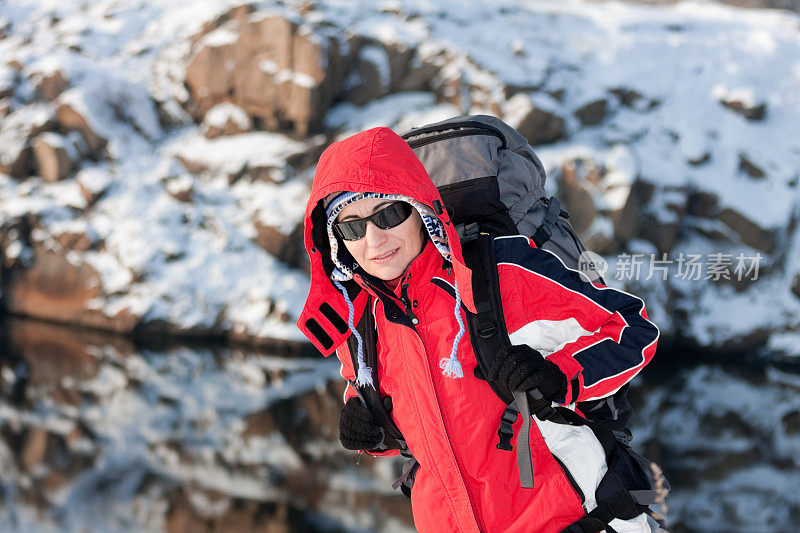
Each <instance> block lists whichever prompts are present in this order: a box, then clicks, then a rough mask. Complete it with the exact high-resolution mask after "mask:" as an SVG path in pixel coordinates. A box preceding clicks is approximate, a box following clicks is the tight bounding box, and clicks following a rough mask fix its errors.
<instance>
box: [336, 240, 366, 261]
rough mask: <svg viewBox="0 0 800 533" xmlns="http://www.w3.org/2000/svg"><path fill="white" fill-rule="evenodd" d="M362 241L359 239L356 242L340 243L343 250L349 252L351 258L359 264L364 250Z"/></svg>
mask: <svg viewBox="0 0 800 533" xmlns="http://www.w3.org/2000/svg"><path fill="white" fill-rule="evenodd" d="M363 241H364V239H360V240H357V241H341V242H342V243H344V247H345V249H346V250H347V251H348V252H350V255H352V256H353V259H355V260H356V262H359V261H361V259H362V257H361V253H362V251H363V249H364V246H363Z"/></svg>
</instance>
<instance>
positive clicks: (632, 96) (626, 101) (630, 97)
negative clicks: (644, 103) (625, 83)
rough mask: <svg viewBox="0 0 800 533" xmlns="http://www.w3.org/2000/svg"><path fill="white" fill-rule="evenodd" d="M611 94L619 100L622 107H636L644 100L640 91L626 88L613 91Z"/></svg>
mask: <svg viewBox="0 0 800 533" xmlns="http://www.w3.org/2000/svg"><path fill="white" fill-rule="evenodd" d="M609 92H610V93H611V94H613V95H614V96H616V97H617V98H618V99H619V103H620V105H623V106H625V107H636V106H637V104H638V103H639V102H640V101H641V100H642V98H643V97H642V95H641V94H640V93H639V92H638V91H635V90H633V89H627V88H625V87H619V88H615V89H611V90H610V91H609Z"/></svg>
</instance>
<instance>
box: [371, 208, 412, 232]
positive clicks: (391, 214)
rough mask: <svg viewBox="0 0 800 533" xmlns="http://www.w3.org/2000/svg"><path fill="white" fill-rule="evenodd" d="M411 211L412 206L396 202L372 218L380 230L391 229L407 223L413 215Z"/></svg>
mask: <svg viewBox="0 0 800 533" xmlns="http://www.w3.org/2000/svg"><path fill="white" fill-rule="evenodd" d="M411 209H412V208H411V204H407V203H405V202H396V203H393V204H391V205H387V206H386V207H384V208H383V209H381V210H380V211H378V212H377V213H375V214H373V215H372V216H371V217H370V218H371V219H372V222H374V223H375V225H376V226H378V227H379V228H381V229H391V228H393V227H395V226H398V225H400V224H402V223H403V222H405V220H406V219H407V218H408V217H409V215H411Z"/></svg>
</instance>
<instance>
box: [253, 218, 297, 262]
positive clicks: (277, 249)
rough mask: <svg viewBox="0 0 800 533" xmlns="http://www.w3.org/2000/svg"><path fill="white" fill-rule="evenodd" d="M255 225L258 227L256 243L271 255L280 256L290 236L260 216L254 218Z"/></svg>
mask: <svg viewBox="0 0 800 533" xmlns="http://www.w3.org/2000/svg"><path fill="white" fill-rule="evenodd" d="M253 225H254V226H255V228H256V243H257V244H258V245H259V246H260V247H261V248H263V249H264V250H266V251H267V252H269V253H270V254H271V255H274V256H275V257H278V256H279V255H280V254H281V252H282V251H283V249H284V247H285V246H286V243H287V242H288V240H289V236H288V235H286V234H284V233H281V232H280V231H279V230H278V229H277V228H275V227H273V226H268V225H265V224H264V223H263V222H261V221H260V220H259V219H258V218H254V220H253Z"/></svg>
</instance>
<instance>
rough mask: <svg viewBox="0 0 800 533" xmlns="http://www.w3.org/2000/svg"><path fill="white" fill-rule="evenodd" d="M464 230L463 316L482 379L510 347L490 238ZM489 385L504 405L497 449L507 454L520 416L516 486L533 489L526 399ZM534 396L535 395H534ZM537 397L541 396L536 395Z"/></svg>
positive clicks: (521, 393)
mask: <svg viewBox="0 0 800 533" xmlns="http://www.w3.org/2000/svg"><path fill="white" fill-rule="evenodd" d="M469 229H470V228H467V231H466V234H467V235H468V236H467V237H466V238H465V239H463V240H462V243H461V244H462V253H463V256H464V261H465V262H466V264H467V267H469V268H470V270H472V274H473V275H472V292H473V299H474V302H475V310H476V311H477V312H476V313H475V314H472V313H469V312H468V313H467V326H468V327H469V337H470V341H471V343H472V349H473V351H474V352H475V358H476V359H477V361H478V368H477V369H476V373H477V371H478V370H480V372H481V373H482V374H483V375H482V376H476V377H479V378H481V379H486V376H487V375H488V373H489V368H490V367H491V365H492V358H493V357H494V356H495V354H497V352H499V351H500V350H501V349H503V348H506V347H508V346H511V339H510V338H509V337H508V328H507V327H506V319H505V316H504V315H503V300H502V298H501V293H500V274H499V272H498V271H497V260H496V258H495V254H494V238H492V236H491V235H489V234H488V233H479V234H478V235H474V231H473V232H470V231H469ZM489 385H490V386H491V387H492V390H493V391H494V393H495V394H497V396H498V397H500V399H502V400H503V401H504V402H506V403H507V404H508V407H507V408H506V409H505V411H504V412H503V414H502V415H501V417H500V429H499V431H498V432H497V433H498V436H499V437H500V443H499V444H498V445H497V447H498V448H499V449H501V450H511V449H512V448H511V437H512V436H513V429H512V426H513V423H514V421H515V420H516V419H517V415H518V414H519V415H522V427H521V428H520V431H519V435H518V437H517V466H518V468H519V479H520V484H521V485H522V486H523V487H525V488H533V486H534V481H533V462H532V460H531V449H530V443H529V438H530V425H531V412H530V405H529V403H528V395H527V394H526V393H524V392H515V393H513V397H510V398H509V397H508V396H507V395H506V394H505V393H503V392H502V391H500V390H498V389H497V388H496V387H495V386H494V385H493V384H492V383H491V382H489ZM534 392H536V393H538V392H539V391H538V390H536V391H534ZM539 395H540V396H541V393H539Z"/></svg>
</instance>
